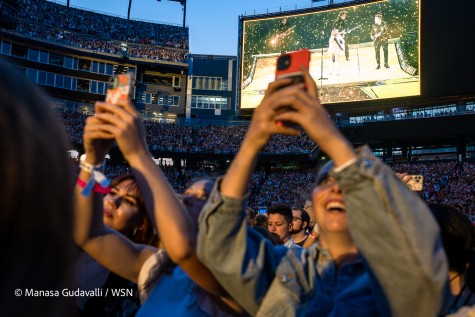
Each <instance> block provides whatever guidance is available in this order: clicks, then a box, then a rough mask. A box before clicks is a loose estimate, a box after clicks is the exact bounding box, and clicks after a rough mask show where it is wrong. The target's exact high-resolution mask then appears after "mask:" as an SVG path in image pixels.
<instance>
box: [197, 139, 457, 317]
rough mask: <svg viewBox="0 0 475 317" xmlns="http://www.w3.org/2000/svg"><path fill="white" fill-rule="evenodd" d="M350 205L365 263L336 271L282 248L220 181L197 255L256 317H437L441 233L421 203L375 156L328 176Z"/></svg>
mask: <svg viewBox="0 0 475 317" xmlns="http://www.w3.org/2000/svg"><path fill="white" fill-rule="evenodd" d="M331 174H332V176H333V177H335V178H336V179H337V181H338V182H339V185H340V188H341V190H342V192H343V194H344V197H345V203H346V209H347V214H348V221H349V227H350V232H351V235H352V237H353V240H354V243H355V245H356V247H357V248H358V250H359V253H360V257H359V258H358V259H356V260H355V261H353V262H352V263H349V264H346V265H342V266H341V267H340V268H339V269H338V271H336V269H335V265H334V263H333V259H332V257H331V255H330V254H329V252H328V251H327V250H324V249H322V248H321V247H320V246H319V245H314V246H313V247H311V248H309V249H306V250H301V249H300V250H299V249H290V250H289V249H287V248H285V247H280V246H278V247H276V246H273V245H271V243H270V242H268V241H267V240H265V239H263V238H262V237H261V236H260V235H258V234H257V233H256V232H255V231H254V230H252V229H248V228H247V226H246V220H245V213H244V210H245V206H246V202H245V199H231V198H228V197H223V196H221V194H220V192H219V182H217V184H216V185H215V188H214V190H213V192H212V194H211V196H210V198H209V200H208V202H207V204H206V205H205V207H204V209H203V211H202V214H201V215H200V219H199V237H198V246H197V253H198V257H199V258H200V260H201V261H202V262H203V263H204V264H205V265H206V266H207V267H208V268H209V269H210V270H211V272H212V273H213V274H214V275H215V276H216V278H217V279H218V281H219V282H220V283H221V284H222V285H223V287H224V288H225V289H226V290H227V291H228V292H229V294H230V295H231V296H232V297H233V298H234V299H235V300H236V301H237V302H238V303H239V304H240V305H241V306H242V307H244V308H245V309H246V310H247V311H248V312H249V313H250V314H251V315H256V316H272V317H277V316H286V317H288V316H305V315H307V314H308V315H311V316H397V317H408V316H417V317H419V316H421V317H422V316H423V317H426V316H437V315H438V313H439V311H440V310H441V307H442V305H443V304H444V303H443V299H444V298H445V296H446V294H447V293H448V266H447V260H446V257H445V253H444V250H443V247H442V243H441V240H440V237H439V229H438V226H437V224H436V222H435V220H434V219H433V217H432V215H431V213H430V211H429V209H428V208H427V206H426V205H425V203H424V202H423V201H422V200H421V199H420V198H419V197H418V196H417V194H415V193H414V192H412V191H410V190H409V189H408V188H407V186H406V185H405V184H404V183H403V182H402V181H401V180H400V179H398V178H397V177H396V176H395V175H394V173H393V172H392V171H391V169H390V168H389V167H388V166H386V165H385V164H383V163H382V162H381V161H380V160H378V159H376V158H375V157H374V156H373V155H372V153H371V151H370V149H369V148H367V147H364V148H363V149H361V150H360V151H359V154H358V159H357V161H356V162H354V163H353V164H351V165H350V166H348V167H347V168H345V169H344V170H342V171H340V172H339V173H335V172H334V171H332V172H331Z"/></svg>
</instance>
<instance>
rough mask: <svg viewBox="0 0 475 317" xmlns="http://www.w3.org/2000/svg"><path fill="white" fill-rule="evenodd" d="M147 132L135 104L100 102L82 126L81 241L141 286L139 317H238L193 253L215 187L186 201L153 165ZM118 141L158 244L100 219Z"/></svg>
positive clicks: (199, 187) (193, 192)
mask: <svg viewBox="0 0 475 317" xmlns="http://www.w3.org/2000/svg"><path fill="white" fill-rule="evenodd" d="M143 131H144V130H143V125H142V123H141V120H140V116H139V115H138V113H137V111H136V110H135V108H134V107H133V105H132V104H131V103H129V102H128V103H124V104H120V105H112V104H106V103H96V114H95V116H93V117H90V118H88V119H87V122H86V126H85V128H84V148H85V152H86V156H85V157H84V158H83V161H82V162H81V172H80V175H79V181H78V185H77V186H76V191H75V198H76V199H75V201H76V208H75V213H76V234H75V240H76V242H77V243H78V244H79V245H80V246H81V247H82V248H83V249H84V250H85V251H86V252H87V253H88V254H89V255H91V256H92V257H93V258H94V259H96V260H97V261H98V262H100V263H101V264H102V265H104V266H105V267H106V268H108V269H109V270H110V271H112V272H114V273H116V274H118V275H120V276H122V277H124V278H126V279H128V280H130V281H133V282H138V283H139V285H138V287H139V290H140V295H141V298H142V307H141V308H140V309H139V311H138V313H137V316H149V315H152V314H153V315H156V314H157V312H160V314H163V315H164V316H229V315H236V314H240V313H241V312H242V311H241V310H240V308H239V306H237V305H236V304H234V302H233V301H232V300H231V299H230V297H229V296H228V295H227V293H226V292H225V291H224V289H223V288H222V287H221V286H220V284H218V282H217V281H216V279H215V278H214V277H213V275H212V274H211V273H210V272H209V270H208V269H207V268H206V267H205V266H204V265H203V264H201V262H200V261H199V260H198V258H197V257H196V253H195V245H196V242H195V240H196V233H197V218H198V216H199V213H200V211H201V209H202V207H203V206H204V204H205V202H206V200H207V198H208V194H209V192H210V190H211V187H212V184H213V182H210V181H200V182H197V183H195V184H193V185H192V186H191V187H190V188H188V189H187V190H186V191H185V193H184V194H183V197H182V201H180V200H179V199H178V197H177V195H176V194H175V192H174V191H173V189H172V187H171V186H170V184H169V183H168V181H167V179H166V178H165V176H164V174H163V173H162V171H161V170H160V169H159V168H158V167H157V166H156V164H155V162H154V161H153V160H152V158H151V155H150V153H149V152H148V149H147V145H146V143H145V137H144V132H143ZM114 140H115V141H116V142H117V144H118V146H119V148H120V150H121V152H122V154H123V155H124V157H125V159H126V160H127V161H128V163H129V165H130V166H131V169H132V171H133V174H134V176H135V178H136V180H137V183H138V184H139V188H140V190H141V192H142V195H143V198H144V201H145V205H146V207H147V211H148V213H149V214H150V219H152V221H153V222H154V225H155V226H156V228H157V231H158V235H159V240H160V242H159V244H158V245H157V246H150V245H146V244H141V243H134V242H132V241H130V240H129V239H127V238H126V237H125V236H124V235H123V234H121V233H120V232H118V231H115V230H113V229H111V228H110V227H107V226H105V225H104V221H103V219H101V218H102V214H103V205H102V192H103V187H102V186H101V185H100V184H106V183H107V182H104V176H103V175H102V174H101V173H100V171H99V170H100V169H99V167H100V166H101V164H102V162H103V160H104V157H105V155H106V154H107V152H108V150H109V148H110V146H111V145H112V142H113V141H114ZM96 181H97V183H96ZM94 183H96V184H95V185H94V186H89V187H88V185H87V184H94ZM87 188H89V189H90V190H89V193H88V191H87V190H86V189H87ZM88 194H89V195H88Z"/></svg>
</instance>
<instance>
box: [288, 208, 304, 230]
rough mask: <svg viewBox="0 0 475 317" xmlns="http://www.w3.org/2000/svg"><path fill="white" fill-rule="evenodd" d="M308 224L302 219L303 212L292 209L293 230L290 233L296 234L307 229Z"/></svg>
mask: <svg viewBox="0 0 475 317" xmlns="http://www.w3.org/2000/svg"><path fill="white" fill-rule="evenodd" d="M306 226H307V223H306V222H304V221H303V219H302V211H301V210H298V209H292V230H291V232H290V233H292V234H295V233H298V232H301V231H303V230H305V229H306Z"/></svg>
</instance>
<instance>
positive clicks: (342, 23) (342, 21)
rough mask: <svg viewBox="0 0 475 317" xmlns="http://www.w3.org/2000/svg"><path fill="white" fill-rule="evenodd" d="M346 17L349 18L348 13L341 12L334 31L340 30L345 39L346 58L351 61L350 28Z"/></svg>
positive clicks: (334, 23)
mask: <svg viewBox="0 0 475 317" xmlns="http://www.w3.org/2000/svg"><path fill="white" fill-rule="evenodd" d="M346 16H347V12H346V11H342V12H340V14H338V17H337V18H336V20H335V22H333V29H338V30H339V31H340V33H341V35H342V37H343V38H344V39H345V57H346V60H347V61H349V60H350V50H349V48H348V42H349V41H348V33H349V28H348V23H347V21H346Z"/></svg>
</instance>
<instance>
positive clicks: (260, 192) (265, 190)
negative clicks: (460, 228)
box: [106, 161, 475, 223]
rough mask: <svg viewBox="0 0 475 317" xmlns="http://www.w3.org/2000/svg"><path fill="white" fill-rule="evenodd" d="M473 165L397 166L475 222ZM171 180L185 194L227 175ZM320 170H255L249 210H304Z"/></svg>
mask: <svg viewBox="0 0 475 317" xmlns="http://www.w3.org/2000/svg"><path fill="white" fill-rule="evenodd" d="M474 165H475V164H474V163H471V162H464V163H458V162H455V161H449V162H444V161H435V162H431V161H428V162H418V163H402V164H401V163H399V164H394V165H393V166H392V169H393V170H394V172H396V173H407V174H410V175H422V176H423V178H424V179H423V187H422V191H421V192H419V195H420V196H421V198H422V199H423V200H424V201H426V202H427V203H441V204H449V205H453V206H456V207H457V208H458V209H460V210H461V211H463V212H464V213H465V214H466V215H467V217H468V218H469V219H470V220H471V221H472V222H473V223H475V169H474V167H475V166H474ZM161 168H162V169H163V171H164V173H165V175H166V177H167V179H168V181H169V182H170V184H171V185H172V186H173V188H174V189H175V190H176V191H177V192H181V191H183V190H184V189H185V188H187V187H188V186H189V185H190V182H191V181H192V180H194V179H199V178H204V177H212V178H216V177H219V176H221V175H223V174H224V172H225V171H224V170H219V169H213V170H211V169H209V168H196V169H191V168H187V169H178V168H177V167H176V166H171V165H170V166H168V165H162V166H161ZM106 170H107V175H110V177H112V178H113V177H116V176H118V175H120V174H123V173H126V172H129V167H128V166H127V165H126V164H121V163H119V164H117V163H109V164H108V165H107V169H106ZM317 171H318V167H317V168H312V169H305V170H286V169H272V170H270V171H269V172H267V173H266V172H265V171H264V170H260V169H259V170H256V171H255V172H254V173H253V174H252V180H251V183H250V186H251V189H250V191H249V194H250V195H249V202H248V205H249V207H251V208H253V209H254V210H265V209H266V208H268V207H269V206H272V205H276V204H285V205H289V206H293V207H299V208H302V207H303V206H304V203H305V200H308V199H309V197H310V196H311V191H312V186H314V184H315V181H316V175H317Z"/></svg>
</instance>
